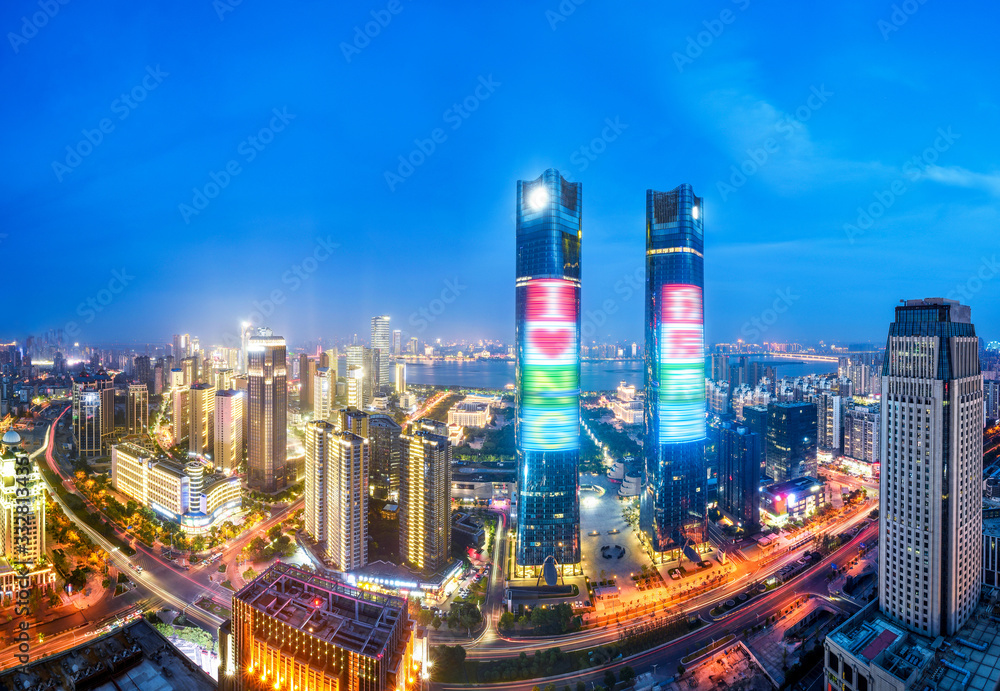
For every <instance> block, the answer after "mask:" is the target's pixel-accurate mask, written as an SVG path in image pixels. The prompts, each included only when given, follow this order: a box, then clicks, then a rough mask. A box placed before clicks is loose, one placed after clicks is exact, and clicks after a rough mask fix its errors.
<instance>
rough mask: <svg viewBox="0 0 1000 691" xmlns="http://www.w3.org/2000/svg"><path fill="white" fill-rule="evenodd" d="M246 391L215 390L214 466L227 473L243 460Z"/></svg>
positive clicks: (234, 469) (236, 467) (233, 470)
mask: <svg viewBox="0 0 1000 691" xmlns="http://www.w3.org/2000/svg"><path fill="white" fill-rule="evenodd" d="M245 405H246V392H245V391H234V390H231V389H229V390H224V391H216V392H215V456H214V460H215V467H216V468H217V469H219V470H222V471H223V472H225V473H227V474H232V473H234V472H236V470H237V469H238V468H239V466H240V463H241V462H242V461H243V418H244V416H245V411H244V407H245Z"/></svg>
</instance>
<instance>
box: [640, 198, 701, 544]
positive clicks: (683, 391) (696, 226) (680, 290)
mask: <svg viewBox="0 0 1000 691" xmlns="http://www.w3.org/2000/svg"><path fill="white" fill-rule="evenodd" d="M704 221H705V214H704V207H703V201H702V199H701V198H700V197H697V196H695V194H694V191H693V190H692V189H691V186H690V185H688V184H683V185H681V186H679V187H676V188H674V189H673V190H671V191H669V192H657V191H655V190H647V192H646V349H645V350H646V355H645V358H646V360H645V364H646V410H645V426H646V443H645V446H644V450H643V453H644V455H645V460H646V475H647V482H648V484H647V486H646V491H644V492H643V494H642V497H641V500H640V510H639V514H640V517H639V520H640V527H641V528H642V531H643V532H644V533H645V534H646V536H647V537H648V539H649V541H650V546H651V547H652V549H653V552H655V553H659V554H661V555H662V558H663V559H665V560H672V559H677V558H679V557H680V556H681V554H682V552H683V554H684V555H686V556H687V557H688V558H689V559H696V558H697V554H696V552H697V550H698V549H699V547H700V546H701V545H703V544H704V543H705V541H706V540H707V538H708V535H707V514H706V506H705V484H706V474H705V407H706V403H705V339H704V308H703V295H702V293H703V285H704V254H703V252H704V238H705V235H704Z"/></svg>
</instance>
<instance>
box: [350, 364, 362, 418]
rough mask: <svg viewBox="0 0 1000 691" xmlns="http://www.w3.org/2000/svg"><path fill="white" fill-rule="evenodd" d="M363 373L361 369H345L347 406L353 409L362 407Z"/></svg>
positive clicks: (351, 367) (353, 367)
mask: <svg viewBox="0 0 1000 691" xmlns="http://www.w3.org/2000/svg"><path fill="white" fill-rule="evenodd" d="M364 388H365V371H364V369H362V368H361V367H357V366H353V365H348V367H347V405H349V406H351V407H353V408H362V407H364Z"/></svg>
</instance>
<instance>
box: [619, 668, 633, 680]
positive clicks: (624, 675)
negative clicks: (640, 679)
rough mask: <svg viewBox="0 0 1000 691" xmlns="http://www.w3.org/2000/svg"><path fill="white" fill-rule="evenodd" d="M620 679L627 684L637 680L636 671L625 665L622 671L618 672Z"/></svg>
mask: <svg viewBox="0 0 1000 691" xmlns="http://www.w3.org/2000/svg"><path fill="white" fill-rule="evenodd" d="M618 678H619V679H621V680H622V681H623V682H625V683H626V684H627V683H628V682H630V681H632V680H633V679H635V670H634V669H632V668H631V667H629V666H628V665H625V666H624V667H622V668H621V671H619V672H618Z"/></svg>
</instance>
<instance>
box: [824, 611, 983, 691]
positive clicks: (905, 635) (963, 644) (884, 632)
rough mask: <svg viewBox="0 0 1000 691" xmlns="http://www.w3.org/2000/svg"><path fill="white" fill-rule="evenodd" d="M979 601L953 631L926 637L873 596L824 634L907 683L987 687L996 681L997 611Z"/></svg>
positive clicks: (951, 689) (958, 690)
mask: <svg viewBox="0 0 1000 691" xmlns="http://www.w3.org/2000/svg"><path fill="white" fill-rule="evenodd" d="M996 609H997V608H996V606H995V605H993V604H990V603H989V602H982V603H980V605H979V607H978V608H977V609H976V611H975V612H974V613H973V615H972V616H971V617H970V618H969V620H968V621H967V622H966V624H965V626H964V627H962V630H961V631H959V632H958V634H957V635H955V636H939V637H937V638H933V639H932V638H930V637H927V636H922V635H918V634H916V633H913V632H911V631H908V630H907V629H905V628H904V627H902V626H901V625H900V624H897V623H896V622H893V621H892V620H890V619H889V618H888V617H886V616H884V615H883V614H882V613H881V612H880V611H879V609H878V600H875V601H874V602H872V603H870V604H869V605H868V606H866V607H865V608H864V609H862V610H861V611H860V612H858V613H857V614H855V615H854V616H853V617H851V618H850V619H848V620H847V621H846V622H844V623H843V624H841V625H840V627H839V628H837V629H835V630H834V631H833V632H832V633H830V634H829V638H830V640H831V641H832V642H834V643H836V644H837V645H839V646H841V647H843V648H844V649H846V650H848V651H849V652H850V653H851V654H852V655H854V656H856V657H858V658H859V659H861V660H862V661H863V662H865V663H866V664H871V665H875V666H878V667H881V668H882V669H884V670H885V671H887V672H888V673H889V674H892V675H893V676H895V677H896V678H897V679H899V680H901V681H902V682H903V684H904V686H903V688H907V689H915V690H922V689H936V690H937V691H987V690H989V691H992V690H993V689H996V688H998V686H1000V616H997V614H998V613H997V612H996V611H995V610H996Z"/></svg>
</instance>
